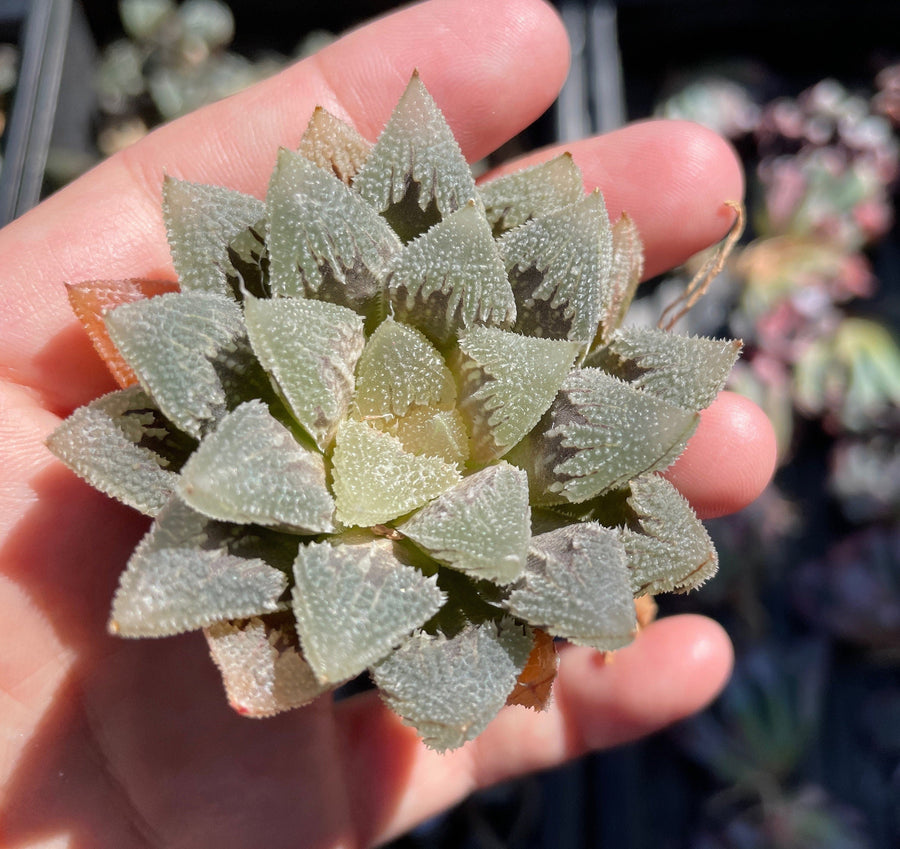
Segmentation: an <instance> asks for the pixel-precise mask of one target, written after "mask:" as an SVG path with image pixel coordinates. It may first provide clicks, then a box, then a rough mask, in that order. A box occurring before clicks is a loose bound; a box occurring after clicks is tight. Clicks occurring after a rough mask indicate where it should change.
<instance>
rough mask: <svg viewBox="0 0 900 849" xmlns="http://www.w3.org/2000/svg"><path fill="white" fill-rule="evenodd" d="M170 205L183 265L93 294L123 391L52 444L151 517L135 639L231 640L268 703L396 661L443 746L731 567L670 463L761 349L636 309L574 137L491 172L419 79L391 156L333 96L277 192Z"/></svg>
mask: <svg viewBox="0 0 900 849" xmlns="http://www.w3.org/2000/svg"><path fill="white" fill-rule="evenodd" d="M163 215H164V218H165V224H166V228H167V232H168V237H169V243H170V248H171V253H172V258H173V262H174V266H175V270H176V272H177V275H178V284H177V286H176V285H175V284H172V283H166V282H152V281H140V280H129V281H113V282H108V281H101V282H98V281H91V282H87V283H81V284H76V285H73V286H71V287H70V290H69V294H70V300H71V301H72V303H73V306H74V307H75V311H76V313H77V314H78V315H79V317H81V319H82V321H83V322H84V324H85V326H86V327H87V329H88V332H89V333H90V335H91V337H92V339H93V341H94V343H95V345H96V347H97V349H98V350H99V351H100V353H101V355H102V356H103V357H104V359H106V360H107V361H108V362H109V363H110V364H111V367H112V368H113V371H114V374H115V376H116V378H117V379H118V381H119V383H120V384H121V386H122V387H123V388H122V389H120V390H117V391H114V392H112V393H110V394H108V395H106V396H104V397H102V398H99V399H97V400H95V401H93V402H92V403H90V404H88V405H87V406H85V407H82V408H80V409H78V410H76V411H75V412H74V413H73V414H72V415H71V417H70V418H69V419H67V420H66V421H65V422H64V423H63V424H62V425H61V426H60V427H59V429H58V430H57V431H56V432H55V433H54V434H53V435H52V436H51V438H50V440H49V446H50V448H51V449H52V451H53V452H54V453H55V454H56V455H57V456H58V457H60V458H61V459H62V460H63V461H64V462H65V463H67V464H68V465H69V466H70V467H71V468H72V469H73V470H74V471H75V472H76V473H77V474H79V475H81V476H82V477H83V478H84V479H86V480H87V481H88V482H89V483H91V484H92V485H93V486H95V487H96V488H98V489H100V490H102V491H104V492H106V493H107V494H109V495H111V496H113V497H115V498H118V499H120V500H121V501H123V502H125V503H126V504H129V505H131V506H132V507H134V508H136V509H138V510H140V511H142V512H144V513H146V514H148V515H150V516H152V517H153V524H152V526H151V528H150V530H149V531H148V533H147V535H146V536H145V537H144V539H143V540H142V541H141V542H140V544H139V545H138V547H137V549H136V550H135V552H134V554H133V556H132V557H131V559H130V561H129V563H128V565H127V568H126V569H125V571H124V573H123V575H122V578H121V582H120V584H119V588H118V590H117V592H116V595H115V598H114V600H113V604H112V614H111V619H110V625H109V627H110V630H111V631H112V632H114V633H117V634H119V635H122V636H126V637H162V636H166V635H172V634H177V633H180V632H184V631H191V630H200V629H203V630H204V632H205V635H206V638H207V640H208V642H209V646H210V650H211V653H212V656H213V659H214V660H215V662H216V664H217V665H218V666H219V668H220V670H221V672H222V675H223V679H224V683H225V688H226V691H227V695H228V699H229V701H230V703H231V705H232V706H233V707H234V708H235V709H236V710H237V711H239V712H240V713H243V714H249V715H254V716H263V715H268V714H273V713H276V712H278V711H281V710H284V709H287V708H292V707H295V706H299V705H302V704H304V703H306V702H308V701H310V700H311V699H313V698H315V697H316V696H318V695H319V694H320V693H323V692H325V691H327V690H330V689H332V688H334V687H335V686H337V685H340V684H341V683H342V682H345V681H348V680H350V679H353V678H354V677H356V676H358V675H360V674H361V673H364V672H366V671H368V672H369V674H370V675H371V677H372V680H373V681H374V683H375V685H376V686H377V687H378V688H379V689H380V691H381V693H382V695H383V697H384V699H385V700H386V702H387V704H388V705H389V706H390V707H391V708H393V709H394V710H395V711H396V712H397V713H398V714H399V715H400V716H401V717H402V718H403V720H404V721H405V722H407V723H409V724H411V725H413V726H415V728H416V729H417V730H418V732H419V733H420V735H421V736H422V737H423V738H424V740H425V742H426V743H427V744H428V745H429V746H431V747H433V748H436V749H439V750H444V749H447V748H453V747H456V746H459V745H461V744H462V743H463V742H465V741H466V740H469V739H471V738H473V737H474V736H476V735H477V734H478V733H480V731H481V730H482V729H483V728H484V727H485V725H486V724H487V723H488V722H489V721H490V719H491V718H492V717H493V716H494V715H495V714H496V713H497V711H498V710H499V709H500V708H501V707H502V706H503V705H504V704H506V703H507V702H511V703H515V704H523V705H527V706H533V707H538V708H540V707H543V706H544V705H545V704H546V702H547V698H548V692H549V684H550V682H552V679H553V677H554V675H555V670H556V655H555V647H554V642H553V638H555V637H559V638H565V639H567V640H569V641H571V642H573V643H577V644H581V645H586V646H591V647H593V648H596V649H599V650H603V651H609V650H614V649H617V648H619V647H621V646H623V645H625V644H627V643H628V642H629V641H630V640H631V639H632V638H633V636H634V633H635V631H636V614H635V603H634V599H635V597H639V596H644V595H647V594H653V593H657V592H664V591H672V590H674V591H686V590H689V589H691V588H693V587H695V586H697V585H699V584H700V583H702V582H703V581H705V580H706V579H707V578H709V577H710V576H711V575H712V574H713V572H714V570H715V568H716V555H715V551H714V549H713V546H712V544H711V542H710V540H709V537H708V535H707V534H706V531H705V529H704V528H703V526H702V524H701V523H700V522H699V521H698V519H697V518H696V516H695V514H694V512H693V511H692V509H691V508H690V506H689V505H688V503H687V502H686V501H685V499H684V498H683V497H682V496H681V495H680V494H679V493H678V492H677V491H676V490H675V488H674V487H673V486H672V485H671V484H670V483H668V482H667V481H666V480H665V479H664V478H663V477H662V476H660V475H658V474H656V472H658V471H660V470H662V469H665V468H666V467H667V466H668V465H670V464H671V463H672V462H673V461H674V459H675V458H676V457H677V456H678V455H679V454H680V452H681V451H682V449H683V448H684V446H685V444H686V442H687V440H688V438H689V437H690V435H691V434H692V433H693V431H694V429H695V427H696V424H697V421H698V417H699V413H698V411H699V410H700V409H701V408H703V407H705V406H706V405H708V404H709V403H710V401H711V400H712V399H713V397H714V396H715V394H716V393H717V392H718V390H719V389H720V388H721V386H722V384H723V383H724V381H725V379H726V377H727V374H728V372H729V370H730V368H731V366H732V364H733V363H734V361H735V358H736V357H737V354H738V348H739V343H737V342H733V341H719V340H713V339H704V338H692V337H681V336H677V335H674V334H671V333H668V332H664V331H662V330H658V329H655V328H650V329H634V328H630V329H627V330H626V329H622V328H621V327H620V324H621V321H622V318H623V316H624V314H625V311H626V310H627V308H628V305H629V303H630V301H631V298H632V297H633V295H634V291H635V288H636V286H637V283H638V280H639V278H640V273H641V267H642V248H641V245H640V240H639V238H638V234H637V230H636V228H635V226H634V224H633V223H632V222H631V221H630V220H629V219H628V218H627V217H625V216H623V217H622V218H620V219H619V220H618V221H617V222H616V223H615V225H611V224H610V221H609V218H608V215H607V212H606V209H605V206H604V201H603V198H602V196H601V195H600V194H599V192H596V191H595V192H592V193H590V194H587V195H585V193H584V190H583V186H582V179H581V175H580V173H579V171H578V169H577V167H576V166H575V164H574V162H573V160H572V158H571V157H570V156H569V155H562V156H559V157H557V158H556V159H553V160H551V161H549V162H547V163H544V164H542V165H538V166H534V167H532V168H530V169H527V170H525V171H521V172H518V173H515V174H511V175H507V176H502V177H499V178H497V179H494V180H492V181H491V182H489V183H487V184H485V185H483V186H481V187H480V188H476V186H475V183H474V180H473V178H472V176H471V173H470V171H469V169H468V166H467V164H466V162H465V159H464V158H463V156H462V154H461V152H460V149H459V147H458V145H457V143H456V141H455V139H454V138H453V135H452V133H451V131H450V129H449V127H448V126H447V124H446V123H445V121H444V119H443V116H442V115H441V113H440V111H439V110H438V108H437V106H436V105H435V103H434V101H433V100H432V99H431V97H430V95H429V94H428V92H427V91H426V89H425V87H424V85H423V84H422V82H421V80H420V79H419V78H418V76H415V75H414V76H413V78H412V80H411V82H410V84H409V86H408V88H407V90H406V91H405V93H404V95H403V97H402V98H401V100H400V102H399V104H398V105H397V107H396V109H395V111H394V113H393V114H392V116H391V118H390V120H389V121H388V123H387V125H386V127H385V128H384V130H383V132H382V134H381V136H380V138H379V139H378V141H377V143H376V144H374V146H373V145H372V144H370V143H369V142H367V141H366V140H364V139H363V138H362V137H360V136H359V135H358V134H357V133H356V131H355V130H353V129H352V128H350V127H349V126H347V125H345V124H343V123H342V122H340V121H338V120H337V119H336V118H334V117H332V116H331V115H329V114H328V113H326V112H324V111H323V110H317V111H316V112H315V114H314V115H313V117H312V119H311V121H310V124H309V127H308V129H307V131H306V133H305V135H304V137H303V139H302V141H301V143H300V146H299V150H298V151H297V152H293V151H289V150H282V151H281V152H280V153H279V156H278V163H277V166H276V168H275V171H274V173H273V175H272V178H271V181H270V184H269V188H268V193H267V197H266V200H265V202H263V201H261V200H258V199H256V198H253V197H248V196H244V195H241V194H239V193H237V192H235V191H231V190H229V189H225V188H220V187H212V186H204V185H197V184H192V183H188V182H182V181H178V180H174V179H167V180H166V182H165V186H164V199H163Z"/></svg>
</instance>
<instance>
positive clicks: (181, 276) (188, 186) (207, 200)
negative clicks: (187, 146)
mask: <svg viewBox="0 0 900 849" xmlns="http://www.w3.org/2000/svg"><path fill="white" fill-rule="evenodd" d="M265 212H266V207H265V204H264V203H263V202H262V201H261V200H258V199H257V198H254V197H250V196H249V195H244V194H241V193H240V192H236V191H233V190H232V189H226V188H224V187H222V186H206V185H202V184H200V183H189V182H187V181H186V180H176V179H174V178H172V177H166V179H165V182H164V183H163V218H164V219H165V224H166V233H167V234H168V237H169V249H170V251H171V252H172V262H173V263H174V265H175V271H176V272H177V273H178V280H179V282H180V283H181V289H182V291H184V292H190V291H193V292H215V293H217V294H220V295H229V296H230V295H231V293H232V290H231V287H230V286H229V285H228V276H229V275H233V274H234V273H235V270H234V267H233V266H232V264H231V260H230V259H229V257H228V243H229V242H230V241H231V240H232V239H233V238H234V237H235V236H237V235H238V233H240V232H241V231H242V230H244V229H245V228H246V227H249V226H250V225H251V224H254V223H256V222H257V221H259V219H260V218H262V217H263V215H265Z"/></svg>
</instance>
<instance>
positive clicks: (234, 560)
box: [109, 499, 287, 637]
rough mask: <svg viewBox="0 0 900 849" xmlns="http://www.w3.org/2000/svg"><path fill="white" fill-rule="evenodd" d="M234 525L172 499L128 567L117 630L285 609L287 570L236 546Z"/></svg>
mask: <svg viewBox="0 0 900 849" xmlns="http://www.w3.org/2000/svg"><path fill="white" fill-rule="evenodd" d="M232 531H233V529H232V528H229V527H228V526H223V525H222V524H221V523H218V522H212V521H210V520H209V519H207V518H206V516H201V515H200V514H199V513H196V512H195V511H193V510H191V509H190V508H189V507H188V506H187V505H185V504H182V503H181V502H179V501H178V500H177V499H173V500H172V501H170V502H169V504H168V505H167V506H166V507H165V509H163V510H162V511H161V512H160V514H159V515H158V516H157V517H156V521H155V522H154V523H153V526H152V527H151V528H150V530H149V531H148V533H147V535H146V536H145V537H144V538H143V539H142V540H141V542H140V544H139V545H138V547H137V548H136V549H135V552H134V554H132V556H131V559H130V560H129V561H128V566H127V567H126V569H125V571H124V572H123V573H122V577H121V579H120V581H119V587H118V589H117V590H116V594H115V597H114V598H113V605H112V615H111V618H110V622H109V630H110V631H111V632H112V633H115V634H120V635H121V636H124V637H166V636H171V635H173V634H180V633H182V632H183V631H194V630H198V629H200V628H203V627H206V626H208V625H212V624H213V623H215V622H220V621H222V620H223V619H241V618H246V617H249V616H258V615H260V614H263V613H270V612H273V611H275V610H278V609H279V597H280V596H281V594H282V593H283V592H284V591H285V589H286V588H287V578H286V577H285V575H284V573H283V572H280V571H279V570H278V569H275V568H273V567H272V566H269V565H268V564H267V563H266V562H265V561H264V560H261V559H259V558H256V557H240V556H237V555H235V554H232V553H231V551H230V550H229V544H230V543H232V539H231V537H232V536H233V534H232Z"/></svg>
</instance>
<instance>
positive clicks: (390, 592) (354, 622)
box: [293, 539, 444, 684]
mask: <svg viewBox="0 0 900 849" xmlns="http://www.w3.org/2000/svg"><path fill="white" fill-rule="evenodd" d="M294 578H295V582H296V583H295V586H294V591H293V607H294V616H295V618H296V620H297V630H298V632H299V634H300V641H301V644H302V645H303V653H304V655H305V657H306V658H307V660H308V661H309V663H310V665H311V666H312V668H313V669H314V670H315V673H316V676H317V677H318V679H319V681H320V682H321V683H331V684H336V683H339V682H341V681H345V680H347V679H348V678H353V677H354V676H356V675H358V674H359V673H360V672H362V671H363V670H365V669H366V668H367V667H369V666H371V665H372V664H374V663H376V662H377V661H379V660H381V659H382V658H383V657H385V656H386V655H387V654H388V653H389V652H390V651H391V649H392V648H394V647H395V646H396V645H398V644H399V643H401V642H402V641H403V640H404V639H405V638H406V636H407V635H408V634H409V633H410V632H411V631H413V630H414V629H416V628H418V627H419V626H421V625H422V624H424V623H425V622H426V621H427V620H428V619H430V618H431V617H432V616H433V615H434V614H435V613H437V611H438V610H439V609H440V607H441V605H442V604H443V603H444V594H443V593H442V592H441V591H440V589H438V586H437V581H436V579H435V578H434V576H432V577H430V578H426V577H425V576H424V575H423V574H422V573H421V572H419V571H418V570H417V569H415V568H413V567H412V566H408V565H406V564H405V563H403V562H401V560H400V559H399V558H398V557H397V556H396V554H395V553H394V547H393V543H392V542H391V541H390V540H386V539H376V540H372V541H369V542H365V543H359V544H355V545H351V544H346V543H345V544H340V545H331V544H329V543H311V544H310V545H307V546H302V547H301V548H300V552H299V554H298V555H297V560H296V562H295V563H294Z"/></svg>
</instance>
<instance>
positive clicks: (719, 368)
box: [596, 327, 741, 410]
mask: <svg viewBox="0 0 900 849" xmlns="http://www.w3.org/2000/svg"><path fill="white" fill-rule="evenodd" d="M740 350H741V343H740V342H739V341H737V340H734V339H727V340H720V339H708V338H705V337H697V336H679V335H677V334H675V333H668V332H666V331H664V330H658V329H657V328H655V327H628V328H622V329H620V330H617V331H616V332H615V333H614V334H613V335H612V337H611V339H610V342H609V345H608V347H607V348H605V349H604V350H603V352H602V355H600V356H598V357H597V358H596V362H597V364H598V365H600V366H601V367H602V368H603V369H604V370H605V371H607V372H609V373H611V374H614V375H616V377H620V378H622V379H623V380H627V381H628V382H629V383H630V384H631V385H632V386H634V387H637V388H638V389H643V390H645V391H646V392H649V393H651V394H652V395H655V396H656V397H657V398H662V399H663V400H664V401H668V402H670V403H672V404H677V405H678V406H679V407H684V408H685V409H689V410H702V409H704V408H705V407H708V406H709V405H710V404H711V403H712V402H713V400H714V399H715V397H716V395H717V394H718V393H719V392H720V390H721V389H722V387H723V386H724V385H725V381H726V379H727V378H728V375H729V373H730V372H731V368H732V366H733V365H734V363H735V361H736V360H737V358H738V354H739V353H740Z"/></svg>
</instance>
